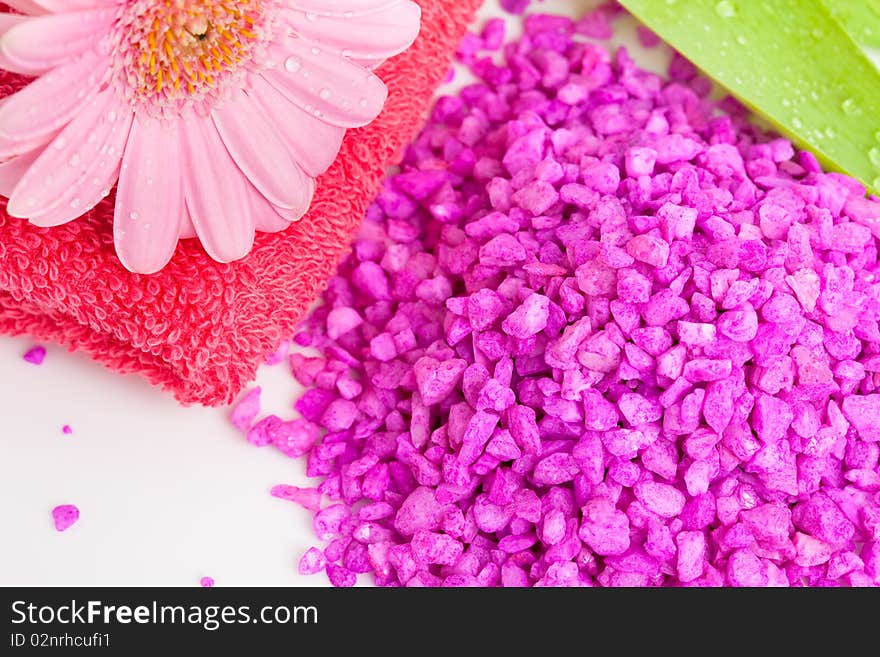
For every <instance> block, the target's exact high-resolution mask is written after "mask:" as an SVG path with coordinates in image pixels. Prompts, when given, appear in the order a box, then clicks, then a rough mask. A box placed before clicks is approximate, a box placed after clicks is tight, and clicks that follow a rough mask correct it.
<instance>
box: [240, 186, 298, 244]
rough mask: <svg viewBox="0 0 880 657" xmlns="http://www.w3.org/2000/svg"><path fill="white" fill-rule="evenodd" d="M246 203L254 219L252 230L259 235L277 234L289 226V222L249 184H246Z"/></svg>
mask: <svg viewBox="0 0 880 657" xmlns="http://www.w3.org/2000/svg"><path fill="white" fill-rule="evenodd" d="M248 203H249V204H250V207H251V213H252V214H253V217H254V228H256V229H257V230H258V231H260V232H261V233H278V232H281V231H282V230H284V229H285V228H287V227H288V226H289V225H290V221H288V220H287V219H285V218H283V217H282V216H281V215H280V214H278V212H276V211H275V207H274V206H273V205H272V204H271V203H269V201H267V200H266V197H265V196H263V195H262V194H260V192H259V191H258V190H257V188H256V187H254V186H253V185H252V184H251V183H250V182H248Z"/></svg>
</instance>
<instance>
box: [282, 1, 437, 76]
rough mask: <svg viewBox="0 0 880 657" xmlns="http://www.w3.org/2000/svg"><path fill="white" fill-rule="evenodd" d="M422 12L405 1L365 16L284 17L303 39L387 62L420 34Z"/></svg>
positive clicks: (338, 51) (299, 14)
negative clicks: (386, 60)
mask: <svg viewBox="0 0 880 657" xmlns="http://www.w3.org/2000/svg"><path fill="white" fill-rule="evenodd" d="M421 15H422V10H421V9H420V8H419V6H418V5H417V4H416V3H414V2H409V0H405V1H404V2H398V3H396V4H393V5H390V6H389V7H386V8H384V9H380V10H379V11H374V12H372V13H369V14H365V15H363V16H355V17H348V16H339V15H323V16H316V15H314V14H310V13H306V12H304V11H297V10H286V11H284V16H285V18H286V19H287V22H288V23H289V24H290V26H291V27H293V29H294V31H295V32H296V33H297V34H298V35H300V36H301V37H302V38H304V39H306V40H308V41H313V42H317V43H318V44H320V45H321V46H322V47H324V48H327V49H332V50H333V51H334V52H335V53H336V54H344V55H345V56H346V57H350V58H352V59H357V60H361V59H364V60H370V61H376V60H383V59H388V58H389V57H393V56H394V55H397V54H399V53H401V52H403V51H404V50H406V49H407V48H409V47H410V46H411V45H412V43H413V41H415V39H416V37H417V36H418V34H419V21H420V18H421Z"/></svg>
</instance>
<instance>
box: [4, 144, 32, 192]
mask: <svg viewBox="0 0 880 657" xmlns="http://www.w3.org/2000/svg"><path fill="white" fill-rule="evenodd" d="M40 152H41V151H39V150H33V151H31V152H30V153H24V154H22V155H19V156H17V157H13V158H12V159H11V160H7V161H6V162H4V163H3V164H0V195H3V196H6V197H9V195H10V194H12V190H13V189H15V186H16V185H17V184H18V183H19V181H20V180H21V177H22V176H23V175H24V174H25V173H26V172H27V170H28V169H30V168H31V165H32V164H33V163H34V162H35V161H36V160H37V158H38V157H39V156H40Z"/></svg>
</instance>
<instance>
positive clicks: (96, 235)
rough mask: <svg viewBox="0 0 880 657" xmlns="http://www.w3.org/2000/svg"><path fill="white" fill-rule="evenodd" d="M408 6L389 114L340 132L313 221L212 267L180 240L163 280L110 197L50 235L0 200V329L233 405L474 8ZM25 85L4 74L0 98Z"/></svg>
mask: <svg viewBox="0 0 880 657" xmlns="http://www.w3.org/2000/svg"><path fill="white" fill-rule="evenodd" d="M416 1H417V2H418V4H419V5H420V6H421V7H422V10H423V17H422V31H421V34H420V36H419V38H418V39H417V40H416V42H415V44H414V45H413V46H412V48H411V49H410V50H408V51H407V52H405V53H404V54H403V55H400V56H398V57H395V58H394V59H392V60H390V61H389V62H387V63H385V64H384V65H383V66H382V68H381V69H380V71H379V74H380V76H381V77H382V79H384V80H385V82H386V83H387V84H388V88H389V98H388V102H387V105H386V107H385V109H384V111H383V113H382V114H381V115H380V116H379V118H378V119H377V120H376V121H375V122H374V123H372V124H371V125H369V126H367V127H366V128H363V129H360V130H353V131H350V132H349V133H348V135H347V136H346V139H345V141H344V143H343V146H342V150H341V152H340V154H339V157H338V158H337V160H336V162H335V163H334V164H333V166H332V167H331V168H330V170H329V171H328V172H327V173H326V174H324V176H322V177H321V178H320V179H319V181H318V191H317V194H316V196H315V199H314V203H313V205H312V208H311V210H310V211H309V214H308V215H307V216H306V217H305V218H304V219H303V220H302V221H300V222H299V223H297V224H294V225H293V226H292V227H291V228H289V229H288V230H287V231H286V232H284V233H279V234H274V235H268V234H258V235H257V240H256V243H255V245H254V249H253V252H252V253H251V254H250V255H249V256H248V257H247V258H245V259H244V260H242V261H239V262H236V263H233V264H229V265H222V264H218V263H216V262H214V261H213V260H211V259H210V258H209V257H208V256H207V255H205V253H204V252H203V251H202V249H201V247H200V246H199V245H198V242H197V241H196V240H186V241H184V242H181V244H180V245H179V246H178V250H177V253H176V254H175V256H174V259H173V260H172V261H171V263H170V264H169V265H168V266H167V267H166V268H165V269H164V270H162V271H161V272H160V273H158V274H155V275H153V276H140V275H137V274H131V273H129V272H128V271H126V270H125V269H124V268H123V267H122V265H121V264H120V263H119V261H118V260H117V258H116V256H115V255H114V250H113V238H112V230H111V220H112V214H113V194H111V195H110V197H108V198H107V199H105V201H104V202H103V203H101V204H100V205H99V206H98V207H97V208H95V209H94V210H93V211H92V212H90V213H89V214H88V215H87V216H86V217H82V218H81V219H78V220H76V221H74V222H71V223H69V224H66V225H64V226H60V227H58V228H52V229H41V228H36V227H34V226H32V225H30V224H29V223H27V222H26V221H24V220H21V219H16V218H12V217H9V216H8V215H7V214H6V211H5V208H6V199H0V333H6V334H11V335H18V334H26V335H30V336H33V337H35V338H37V339H40V340H49V341H55V342H59V343H61V344H64V345H66V346H68V347H69V348H70V349H71V350H74V349H81V350H83V351H85V352H87V353H89V354H90V355H91V356H92V357H93V358H95V359H96V360H99V361H101V362H102V363H104V364H105V365H107V366H108V367H110V368H112V369H114V370H117V371H119V372H124V373H129V372H137V373H140V374H142V375H143V376H145V377H147V378H148V379H149V380H150V381H151V382H153V383H154V384H156V385H160V386H162V387H164V388H166V389H168V390H170V391H171V392H173V393H174V395H175V396H176V397H177V398H178V399H179V400H180V401H181V402H182V403H185V404H192V403H200V404H206V405H219V404H225V403H229V402H230V401H232V399H233V398H234V397H235V395H236V394H237V393H238V392H239V391H240V390H241V389H242V387H244V386H245V385H246V384H247V383H248V382H250V381H252V380H253V378H254V376H255V373H256V369H257V367H258V366H259V364H260V363H261V362H262V361H263V360H264V358H265V356H266V354H269V353H271V352H273V351H275V349H277V346H278V344H279V342H280V341H281V340H282V339H286V338H288V337H290V336H291V334H292V332H293V330H294V328H295V327H296V324H297V322H298V321H299V319H300V318H301V316H302V314H303V313H304V312H305V311H306V310H307V309H308V307H309V306H310V305H311V304H312V303H313V302H314V300H315V299H316V298H317V297H318V295H319V294H320V293H321V291H322V290H323V288H324V285H325V283H326V281H327V279H328V278H329V277H330V276H331V275H332V273H333V271H334V270H335V268H336V266H337V264H338V262H339V260H340V258H341V257H342V256H343V255H344V253H345V252H346V250H347V249H348V246H349V243H350V240H351V238H352V235H353V233H354V231H355V229H356V228H357V226H358V224H359V223H360V220H361V219H362V217H363V216H364V213H365V211H366V208H367V206H368V204H369V203H370V202H371V201H372V199H373V198H374V197H375V195H376V193H377V192H378V190H379V186H380V185H381V182H382V178H383V177H384V173H385V169H386V167H387V166H388V165H389V164H393V163H395V162H396V161H397V160H398V158H399V156H400V155H401V152H402V148H403V147H404V146H405V145H406V143H407V142H408V141H409V140H410V139H411V138H412V137H413V135H414V134H415V133H416V131H417V130H418V128H419V127H420V126H421V124H422V122H423V121H424V118H425V113H426V111H427V106H428V103H429V102H430V100H431V96H432V93H433V92H434V90H435V89H436V88H437V86H438V85H439V84H440V83H441V82H442V80H443V78H444V77H445V76H446V74H447V72H448V68H449V63H450V60H451V57H452V54H453V52H454V50H455V48H456V47H457V45H458V43H459V41H460V39H461V37H462V36H463V34H464V31H465V29H466V27H467V25H468V23H470V21H471V20H472V18H473V16H474V13H475V11H476V9H477V7H478V6H479V5H480V1H481V0H416ZM24 84H26V80H23V79H21V78H19V77H17V76H15V75H12V74H8V73H5V72H0V97H5V96H7V95H9V94H10V93H12V92H14V91H16V90H17V89H18V88H20V87H21V86H23V85H24Z"/></svg>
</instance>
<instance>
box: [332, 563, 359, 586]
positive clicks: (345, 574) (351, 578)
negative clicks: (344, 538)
mask: <svg viewBox="0 0 880 657" xmlns="http://www.w3.org/2000/svg"><path fill="white" fill-rule="evenodd" d="M326 570H327V578H328V579H329V580H330V583H331V584H333V586H338V587H340V588H349V587H352V586H354V585H355V584H356V583H357V575H355V574H354V573H353V572H351V571H350V570H349V569H348V568H344V567H342V566H337V565H336V564H332V563H328V564H327V566H326Z"/></svg>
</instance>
